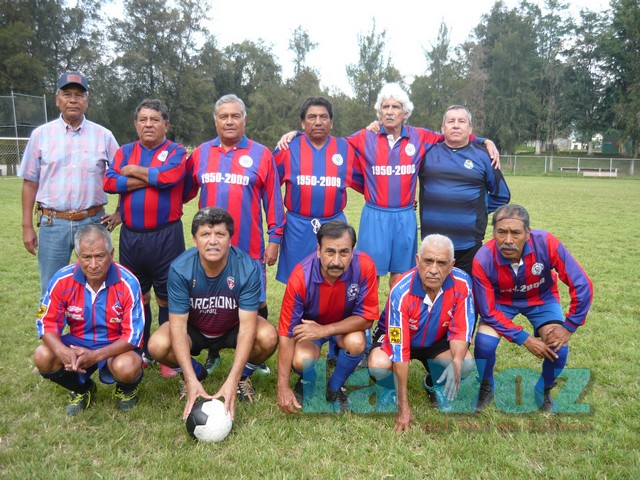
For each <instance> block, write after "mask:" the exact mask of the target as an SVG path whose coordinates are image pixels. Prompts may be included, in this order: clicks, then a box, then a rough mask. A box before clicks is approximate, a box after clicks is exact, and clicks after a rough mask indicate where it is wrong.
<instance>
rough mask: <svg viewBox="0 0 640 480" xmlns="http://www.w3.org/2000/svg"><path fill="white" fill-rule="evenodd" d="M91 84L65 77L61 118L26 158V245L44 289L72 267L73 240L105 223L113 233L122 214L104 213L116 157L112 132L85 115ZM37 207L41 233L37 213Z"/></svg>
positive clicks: (38, 134)
mask: <svg viewBox="0 0 640 480" xmlns="http://www.w3.org/2000/svg"><path fill="white" fill-rule="evenodd" d="M88 105H89V85H88V83H87V80H86V78H85V77H84V76H82V75H81V74H79V73H77V72H66V73H64V74H62V75H61V76H60V79H59V80H58V83H57V90H56V107H58V109H59V110H60V117H59V118H57V119H56V120H53V121H51V122H49V123H47V124H45V125H42V126H40V127H38V128H36V129H35V130H34V131H33V133H32V134H31V137H30V138H29V142H28V143H27V147H26V149H25V151H24V154H23V156H22V162H21V164H20V168H19V169H18V176H20V177H22V178H23V179H24V181H23V184H22V241H23V243H24V246H25V248H26V249H27V251H28V252H29V253H31V254H33V255H36V254H37V257H38V270H39V271H40V291H41V296H44V294H45V292H46V289H47V285H48V284H49V280H50V279H51V277H53V275H54V274H55V273H56V272H57V271H58V270H60V269H61V268H62V267H64V266H65V265H67V264H68V263H69V260H70V259H71V251H72V250H73V248H74V246H73V237H74V235H75V233H76V232H77V230H78V229H79V228H80V227H81V226H83V225H86V224H89V223H96V224H101V223H102V224H106V226H107V228H109V230H113V228H115V226H116V225H117V224H118V223H120V216H119V215H117V214H114V215H105V212H104V205H105V204H106V203H107V195H106V193H105V192H104V190H103V189H102V177H103V175H104V172H105V170H106V167H107V164H108V163H109V161H111V159H112V158H113V156H114V155H115V153H116V150H117V149H118V143H117V142H116V140H115V138H114V137H113V134H112V133H111V132H110V131H109V130H107V129H106V128H104V127H101V126H100V125H97V124H95V123H93V122H91V121H89V120H87V119H86V118H85V116H84V114H85V112H86V111H87V107H88ZM34 207H36V212H37V219H38V221H37V226H38V227H40V231H39V235H38V234H36V232H35V229H34V224H33V223H34V222H33V212H34Z"/></svg>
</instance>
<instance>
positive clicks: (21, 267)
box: [0, 177, 640, 479]
mask: <svg viewBox="0 0 640 480" xmlns="http://www.w3.org/2000/svg"><path fill="white" fill-rule="evenodd" d="M507 180H508V183H509V186H510V188H511V191H512V201H513V202H514V203H521V204H523V205H525V206H526V207H527V208H528V209H529V212H530V214H531V218H532V226H533V227H534V228H543V229H548V230H550V231H552V232H554V233H555V234H556V235H557V236H558V237H559V238H560V239H561V240H562V241H563V242H564V243H565V244H566V245H567V247H568V248H569V250H570V251H571V252H572V253H573V254H574V256H575V257H576V258H577V259H578V260H579V261H580V263H581V264H582V266H583V268H584V269H585V270H586V271H587V272H588V274H589V275H590V277H591V279H592V281H593V284H594V290H595V300H594V304H593V307H592V310H591V313H590V315H589V318H588V319H587V323H586V325H585V326H584V327H582V328H580V329H579V330H578V332H577V333H576V334H575V335H574V336H573V338H572V341H571V353H570V356H569V362H568V367H569V368H583V369H590V372H591V381H590V383H589V385H588V386H587V388H586V389H585V391H584V392H583V394H582V396H581V397H580V399H579V402H580V403H582V404H589V405H590V413H587V414H584V413H582V414H554V415H549V416H545V415H543V414H541V413H540V412H535V413H531V414H524V415H516V414H508V413H503V412H501V411H500V410H498V409H496V408H495V407H494V406H492V407H490V408H489V409H487V411H485V412H484V413H483V414H481V415H475V414H444V413H440V412H437V411H435V410H433V409H432V408H430V406H429V405H428V402H427V399H426V395H425V394H424V392H423V391H422V389H421V387H420V380H421V378H422V376H423V375H424V373H423V368H422V366H421V365H418V364H413V365H412V367H411V374H410V379H409V401H410V403H411V406H412V409H413V413H414V427H413V428H412V430H411V431H409V432H406V433H404V434H395V433H393V432H392V426H393V424H394V414H393V413H389V414H354V413H350V414H347V415H343V416H337V415H333V414H301V415H297V416H285V415H284V414H283V413H281V412H280V411H279V410H278V409H277V406H276V396H275V389H276V377H275V374H271V375H270V376H257V375H256V376H255V377H254V385H255V387H256V389H257V391H258V392H259V399H258V401H257V402H256V403H254V404H252V405H244V404H243V405H240V406H239V407H238V409H237V412H236V421H235V424H234V428H233V430H232V433H231V435H230V436H229V438H227V440H225V441H224V442H223V443H221V444H208V445H207V444H196V443H194V442H193V441H192V440H190V438H189V437H188V436H187V434H186V431H185V428H184V424H183V423H182V422H181V420H180V415H181V412H182V408H183V405H182V404H181V402H179V401H178V398H177V391H178V380H177V379H175V378H174V379H171V380H163V379H162V378H161V377H160V375H159V371H158V370H157V368H155V369H150V370H147V371H146V373H145V378H144V381H143V383H142V385H141V393H140V402H139V404H138V407H136V409H134V410H133V411H132V412H129V413H127V414H123V413H120V412H119V411H118V410H117V408H116V406H115V403H114V400H113V398H112V397H111V392H112V387H107V386H104V385H100V386H99V389H98V393H97V397H96V400H95V403H94V404H92V406H91V408H90V409H88V410H87V411H86V412H84V413H82V414H81V415H79V416H78V417H76V418H67V416H66V414H65V411H64V406H65V405H66V403H67V400H68V396H67V395H66V392H64V391H63V389H62V388H60V387H58V386H56V385H54V384H52V383H51V382H48V381H45V380H43V379H42V378H41V377H40V376H39V375H38V374H37V372H36V371H35V370H34V366H33V360H32V357H31V355H32V352H33V350H34V349H35V348H36V346H37V345H38V339H37V337H36V331H35V327H34V320H35V313H36V311H37V307H38V305H37V298H38V285H39V283H38V272H37V264H36V260H35V258H34V257H32V256H31V255H29V254H28V253H27V252H26V250H25V249H24V247H23V246H22V240H21V230H20V188H21V180H20V179H16V178H4V177H2V178H0V204H1V205H2V206H3V212H4V215H3V217H2V219H0V241H1V245H2V249H1V253H0V258H1V261H0V345H1V346H2V349H1V350H0V399H1V401H2V404H3V405H4V406H3V411H2V414H1V415H0V478H7V479H23V478H34V479H40V478H46V479H80V478H104V479H118V478H154V479H155V478H175V479H182V478H249V479H254V478H261V479H271V478H276V479H280V478H291V479H295V478H310V479H311V478H313V479H318V478H329V479H333V478H336V479H337V478H350V479H351V478H352V479H360V478H398V479H405V478H416V479H421V478H510V479H514V478H530V477H544V478H563V479H564V478H638V476H639V474H640V453H639V452H640V421H639V418H640V403H639V402H638V397H639V395H640V388H639V387H640V385H639V382H638V378H639V375H638V373H639V372H638V365H640V354H639V353H638V334H637V332H638V329H637V324H638V312H639V311H640V293H639V291H638V290H639V287H640V282H639V281H638V273H637V272H638V269H637V268H636V267H637V262H638V259H639V252H640V239H639V238H640V237H639V234H640V217H639V212H638V210H639V207H640V182H638V181H636V180H628V179H613V180H612V179H586V178H549V177H547V178H544V177H508V178H507ZM360 205H361V200H360V198H359V197H358V196H357V195H356V194H353V195H351V197H350V205H349V209H348V212H347V216H348V217H349V218H350V219H351V220H352V221H353V222H354V223H356V224H357V221H355V220H356V219H357V218H358V213H359V210H360ZM195 209H196V206H195V203H194V202H192V204H190V205H187V207H186V213H185V219H186V220H187V222H186V223H189V222H190V220H191V218H192V216H193V213H194V212H195ZM116 243H117V242H116ZM273 275H274V269H273V268H272V269H270V276H271V279H270V284H269V288H270V292H269V308H270V312H271V320H272V321H273V322H276V321H277V317H278V313H279V306H280V299H281V297H282V293H283V290H284V287H283V286H282V285H281V284H279V283H277V282H276V281H275V280H273ZM561 293H562V294H563V295H564V299H565V300H566V289H562V292H561ZM565 303H566V301H565ZM526 328H529V327H526ZM230 363H231V354H230V352H229V353H223V363H222V368H221V369H219V370H218V372H216V374H214V375H213V376H212V377H209V378H208V379H207V380H206V381H205V388H207V389H208V391H209V392H211V393H213V392H215V391H216V390H217V388H218V387H219V385H220V384H221V382H222V380H223V373H224V372H226V371H227V370H228V368H229V366H230ZM268 363H269V365H270V366H271V368H272V369H275V364H276V361H275V357H274V358H271V359H270V360H269V361H268ZM513 367H517V368H535V369H538V368H539V361H538V360H537V359H535V358H534V357H533V356H532V355H530V354H529V353H528V352H527V351H526V349H524V348H520V347H517V346H515V345H511V344H507V343H506V342H504V341H503V342H502V343H501V344H500V347H499V351H498V363H497V366H496V369H497V371H498V372H499V371H502V370H505V369H507V368H513Z"/></svg>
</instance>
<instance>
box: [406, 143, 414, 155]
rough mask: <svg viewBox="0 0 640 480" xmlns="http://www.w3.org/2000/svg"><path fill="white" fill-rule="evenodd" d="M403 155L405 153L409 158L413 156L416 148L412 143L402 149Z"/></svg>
mask: <svg viewBox="0 0 640 480" xmlns="http://www.w3.org/2000/svg"><path fill="white" fill-rule="evenodd" d="M404 153H406V154H407V155H409V156H410V157H411V156H413V155H415V153H416V147H415V146H414V145H413V143H409V144H407V146H406V147H404Z"/></svg>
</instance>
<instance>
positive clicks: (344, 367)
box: [329, 348, 363, 392]
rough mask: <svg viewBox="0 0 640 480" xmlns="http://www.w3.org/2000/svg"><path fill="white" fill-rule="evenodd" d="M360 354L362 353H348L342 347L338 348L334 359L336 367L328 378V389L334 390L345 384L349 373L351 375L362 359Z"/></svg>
mask: <svg viewBox="0 0 640 480" xmlns="http://www.w3.org/2000/svg"><path fill="white" fill-rule="evenodd" d="M362 355H363V354H362V353H361V354H359V355H350V354H348V353H347V352H345V351H344V349H342V348H341V349H340V352H338V358H337V360H336V368H335V370H334V371H333V374H332V375H331V378H329V390H331V391H333V392H335V391H337V390H338V389H339V388H340V387H342V386H343V385H344V384H345V382H346V381H347V378H349V375H351V373H352V372H353V371H354V370H355V369H356V367H357V366H358V364H359V363H360V360H362Z"/></svg>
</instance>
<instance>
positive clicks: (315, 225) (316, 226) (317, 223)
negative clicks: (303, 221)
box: [311, 218, 321, 234]
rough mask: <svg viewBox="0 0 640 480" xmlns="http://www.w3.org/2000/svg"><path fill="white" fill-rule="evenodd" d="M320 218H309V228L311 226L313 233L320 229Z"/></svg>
mask: <svg viewBox="0 0 640 480" xmlns="http://www.w3.org/2000/svg"><path fill="white" fill-rule="evenodd" d="M320 226H321V224H320V220H318V219H317V218H314V219H313V220H311V228H313V233H314V234H317V233H318V230H320Z"/></svg>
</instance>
